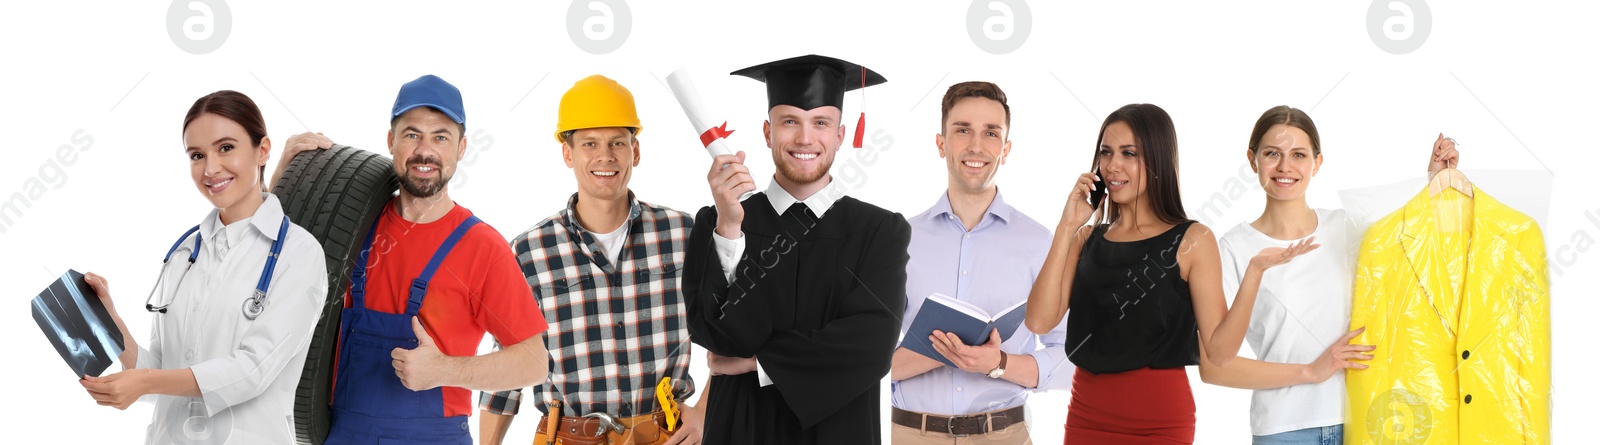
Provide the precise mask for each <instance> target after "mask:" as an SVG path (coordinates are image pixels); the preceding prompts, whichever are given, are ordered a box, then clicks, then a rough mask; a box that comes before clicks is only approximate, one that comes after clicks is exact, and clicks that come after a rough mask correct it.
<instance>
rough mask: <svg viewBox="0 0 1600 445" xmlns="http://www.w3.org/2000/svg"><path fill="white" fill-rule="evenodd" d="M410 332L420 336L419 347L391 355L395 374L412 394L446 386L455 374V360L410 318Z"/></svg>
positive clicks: (419, 321)
mask: <svg viewBox="0 0 1600 445" xmlns="http://www.w3.org/2000/svg"><path fill="white" fill-rule="evenodd" d="M411 330H412V332H415V333H416V335H417V347H416V348H415V349H403V348H394V350H393V351H390V352H389V357H390V358H392V359H394V374H395V375H396V376H398V377H400V383H401V384H402V385H405V387H406V388H407V389H410V390H412V391H423V390H429V389H433V388H437V387H440V386H446V380H448V379H449V378H450V376H453V375H455V374H456V372H455V369H456V366H455V365H456V360H454V358H453V357H449V356H446V355H444V353H443V352H440V351H439V347H438V346H435V345H434V344H433V337H432V336H429V335H428V330H427V328H424V327H422V321H421V320H420V319H418V318H417V317H411Z"/></svg>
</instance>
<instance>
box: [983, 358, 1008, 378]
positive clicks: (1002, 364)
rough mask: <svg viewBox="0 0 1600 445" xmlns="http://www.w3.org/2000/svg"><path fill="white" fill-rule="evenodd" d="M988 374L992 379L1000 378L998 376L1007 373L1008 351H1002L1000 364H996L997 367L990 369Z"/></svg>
mask: <svg viewBox="0 0 1600 445" xmlns="http://www.w3.org/2000/svg"><path fill="white" fill-rule="evenodd" d="M987 375H988V376H989V378H991V379H998V378H1000V376H1003V375H1006V353H1005V351H1000V366H996V367H994V369H991V370H989V373H988V374H987Z"/></svg>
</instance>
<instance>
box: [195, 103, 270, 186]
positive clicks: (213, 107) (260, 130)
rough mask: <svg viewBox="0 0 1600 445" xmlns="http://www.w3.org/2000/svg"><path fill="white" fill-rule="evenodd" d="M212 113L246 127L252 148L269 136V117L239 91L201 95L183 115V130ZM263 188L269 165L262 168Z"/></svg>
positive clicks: (259, 144) (265, 183)
mask: <svg viewBox="0 0 1600 445" xmlns="http://www.w3.org/2000/svg"><path fill="white" fill-rule="evenodd" d="M206 113H211V114H215V115H218V116H222V117H223V118H225V119H228V120H230V121H233V122H234V123H236V124H239V126H240V127H244V132H245V134H246V135H249V136H250V148H251V149H260V148H261V140H262V139H265V138H266V137H267V119H266V118H264V117H262V116H261V108H258V107H256V102H255V101H253V100H250V96H246V95H244V93H240V92H238V91H233V90H222V91H218V92H215V93H211V94H207V95H205V96H201V97H200V98H199V99H196V100H195V101H194V105H192V106H190V107H189V114H186V115H184V117H183V131H189V123H190V122H194V120H195V119H197V118H199V117H200V115H202V114H206ZM260 174H261V178H260V180H261V190H262V191H266V190H267V166H265V165H263V166H261V169H260Z"/></svg>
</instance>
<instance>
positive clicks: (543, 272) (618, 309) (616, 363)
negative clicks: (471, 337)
mask: <svg viewBox="0 0 1600 445" xmlns="http://www.w3.org/2000/svg"><path fill="white" fill-rule="evenodd" d="M628 200H629V202H630V203H631V210H630V212H629V215H628V220H627V221H625V222H624V224H627V225H628V227H629V228H628V234H627V237H626V239H625V244H624V245H623V247H622V251H621V254H620V255H618V256H619V257H621V260H620V261H616V262H615V263H613V261H612V260H611V259H609V258H606V257H605V253H604V251H603V250H602V249H601V246H600V244H599V243H597V242H595V239H594V236H593V235H592V234H591V233H590V232H589V231H587V230H584V229H583V227H582V226H580V225H578V220H577V213H576V211H575V210H574V207H573V206H574V205H575V204H576V203H577V202H578V195H577V194H573V195H572V197H571V198H569V199H568V200H567V208H566V209H564V210H562V211H561V212H559V213H557V214H555V215H553V216H551V217H549V218H546V219H545V220H544V221H541V222H539V224H538V225H536V226H534V227H533V228H532V229H529V230H528V231H527V232H523V233H522V235H519V236H518V237H517V238H516V239H514V240H513V241H512V242H511V246H512V249H513V250H514V251H515V252H516V255H517V260H518V262H520V263H521V264H522V273H523V275H524V276H526V277H527V279H528V285H529V286H532V287H533V296H534V298H536V299H538V300H539V307H540V308H541V309H542V310H544V317H545V320H548V321H549V322H550V329H549V331H547V332H545V348H546V349H548V350H549V354H550V375H549V378H548V379H547V380H545V381H544V382H543V383H541V384H539V385H537V386H534V387H533V394H534V395H533V399H534V405H535V406H536V407H537V408H538V409H539V411H540V412H549V405H550V403H549V402H550V401H551V400H557V399H559V400H562V404H563V405H564V408H563V409H562V410H563V411H562V415H563V416H566V415H582V414H587V413H592V412H605V413H609V414H612V415H615V416H621V417H626V416H636V415H641V414H647V413H652V412H655V411H659V410H660V407H659V403H658V402H657V401H656V392H655V387H656V384H657V383H659V382H660V380H661V378H662V377H667V376H670V377H672V386H673V393H674V394H676V395H677V397H678V400H684V399H687V398H688V397H689V396H690V395H692V394H694V382H693V381H692V379H691V378H690V376H689V358H690V357H689V351H690V343H689V330H688V326H687V324H685V321H684V302H683V296H682V293H681V292H680V290H679V285H680V280H679V278H678V274H679V268H680V267H682V265H683V257H684V248H685V244H686V243H687V242H688V240H689V229H690V228H691V227H692V226H693V224H694V219H693V217H691V216H690V215H689V214H687V213H683V212H679V211H676V210H672V209H669V208H666V207H660V206H655V205H652V204H649V203H646V202H642V201H638V200H637V199H635V198H634V197H633V194H632V192H629V195H628ZM499 348H500V344H499V343H496V344H495V349H499ZM521 398H522V390H521V389H517V390H513V391H502V392H496V393H492V394H491V393H488V392H484V393H481V395H480V397H479V399H478V407H479V408H480V409H484V410H487V411H489V412H490V413H494V414H505V415H512V414H516V413H517V411H518V410H519V408H520V406H521Z"/></svg>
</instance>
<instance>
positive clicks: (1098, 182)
mask: <svg viewBox="0 0 1600 445" xmlns="http://www.w3.org/2000/svg"><path fill="white" fill-rule="evenodd" d="M1094 177H1095V180H1094V189H1093V190H1090V191H1089V207H1092V208H1096V209H1098V208H1100V201H1101V200H1104V199H1105V198H1106V181H1105V179H1103V178H1101V177H1100V170H1099V169H1095V172H1094Z"/></svg>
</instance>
